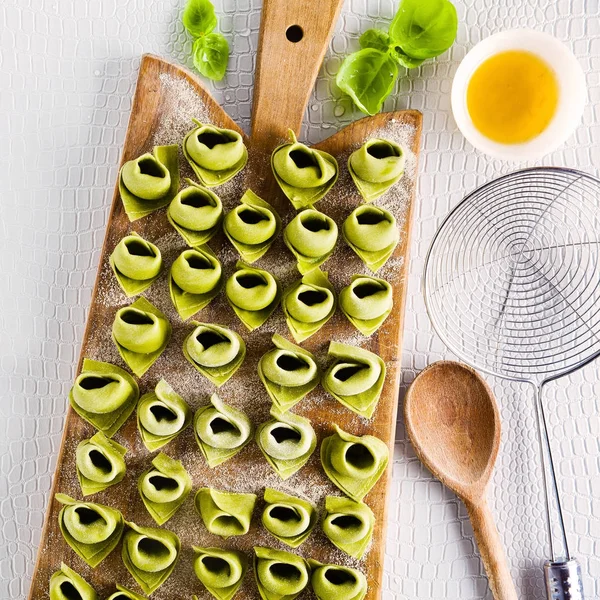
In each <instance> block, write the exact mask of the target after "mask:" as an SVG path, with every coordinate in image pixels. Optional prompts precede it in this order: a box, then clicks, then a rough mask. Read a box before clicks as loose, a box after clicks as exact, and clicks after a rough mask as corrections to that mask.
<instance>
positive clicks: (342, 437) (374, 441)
mask: <svg viewBox="0 0 600 600" xmlns="http://www.w3.org/2000/svg"><path fill="white" fill-rule="evenodd" d="M334 427H335V433H334V434H333V435H332V436H330V437H327V438H325V439H324V440H323V442H322V443H321V465H322V466H323V470H324V471H325V474H326V475H327V477H329V479H331V481H332V482H333V483H334V484H335V485H336V486H337V487H338V488H339V489H340V490H341V491H342V492H344V494H346V496H348V497H349V498H352V500H355V501H356V502H360V501H361V500H362V499H363V498H364V497H365V496H366V495H367V494H368V493H369V491H370V490H371V488H372V487H373V486H374V485H375V484H376V483H377V481H378V480H379V478H380V477H381V476H382V475H383V473H384V471H385V469H386V467H387V464H388V460H389V450H388V447H387V445H386V444H385V443H384V442H382V441H381V440H380V439H379V438H376V437H375V436H372V435H363V436H355V435H352V434H350V433H347V432H346V431H344V430H343V429H340V428H339V427H338V426H337V425H334Z"/></svg>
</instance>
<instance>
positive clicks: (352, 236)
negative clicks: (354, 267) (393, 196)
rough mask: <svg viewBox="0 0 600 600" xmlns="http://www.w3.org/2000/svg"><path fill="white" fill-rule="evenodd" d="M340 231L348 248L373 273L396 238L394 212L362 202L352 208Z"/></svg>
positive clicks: (383, 262) (393, 246)
mask: <svg viewBox="0 0 600 600" xmlns="http://www.w3.org/2000/svg"><path fill="white" fill-rule="evenodd" d="M342 232H343V234H344V239H345V240H346V242H348V245H349V246H350V248H352V250H354V252H356V254H357V255H358V257H359V258H360V259H361V260H362V261H363V262H364V263H365V265H366V266H367V267H369V269H371V271H373V273H375V272H377V271H378V270H379V269H380V268H381V267H383V265H385V263H386V262H387V261H388V259H389V257H390V256H391V255H392V254H393V252H394V249H395V248H396V246H397V245H398V241H399V240H400V232H399V231H398V227H397V225H396V219H395V218H394V215H392V214H391V213H390V212H388V211H387V210H385V209H383V208H378V207H377V206H369V205H366V204H363V205H361V206H359V207H358V208H355V209H354V210H353V211H352V213H351V214H350V216H349V217H348V218H347V219H346V220H345V221H344V226H343V227H342Z"/></svg>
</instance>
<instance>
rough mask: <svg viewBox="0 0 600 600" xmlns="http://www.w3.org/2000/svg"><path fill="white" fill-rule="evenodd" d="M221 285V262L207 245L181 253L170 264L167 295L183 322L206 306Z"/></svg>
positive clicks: (219, 289)
mask: <svg viewBox="0 0 600 600" xmlns="http://www.w3.org/2000/svg"><path fill="white" fill-rule="evenodd" d="M222 285H223V273H222V270H221V263H220V262H219V259H218V258H217V257H216V256H215V254H214V253H213V251H212V250H211V249H210V248H209V247H208V246H203V247H201V248H192V249H188V250H184V251H183V252H182V253H181V254H180V255H179V256H178V257H177V258H176V259H175V261H174V262H173V264H172V265H171V276H170V277H169V292H170V294H171V300H172V302H173V306H174V307H175V308H176V309H177V312H178V313H179V316H180V317H181V318H182V319H183V320H184V321H186V320H187V319H189V318H190V317H191V316H192V315H194V314H195V313H197V312H198V311H199V310H202V309H203V308H204V307H205V306H206V305H208V304H209V303H210V302H211V300H212V299H213V298H214V297H215V296H217V294H218V293H219V292H220V291H221V287H222Z"/></svg>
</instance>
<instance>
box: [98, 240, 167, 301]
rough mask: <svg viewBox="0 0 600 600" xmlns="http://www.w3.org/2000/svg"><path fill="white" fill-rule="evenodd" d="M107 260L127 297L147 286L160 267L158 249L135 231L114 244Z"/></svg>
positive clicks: (139, 292) (140, 291) (152, 280)
mask: <svg viewBox="0 0 600 600" xmlns="http://www.w3.org/2000/svg"><path fill="white" fill-rule="evenodd" d="M109 262H110V266H111V268H112V270H113V272H114V274H115V277H116V278H117V281H118V282H119V285H120V286H121V289H122V290H123V291H124V292H125V294H126V295H127V296H129V297H132V296H137V294H141V293H142V292H143V291H144V290H145V289H147V288H149V287H150V286H151V285H152V283H154V281H155V280H156V278H157V277H158V276H159V274H160V270H161V268H162V257H161V254H160V250H159V249H158V248H157V247H156V246H155V245H154V244H151V243H150V242H148V241H146V240H145V239H144V238H143V237H141V236H140V235H138V234H137V233H136V232H135V231H133V232H131V233H130V234H129V235H126V236H125V237H124V238H123V239H122V240H121V241H120V242H119V243H118V244H117V245H116V246H115V249H114V250H113V253H112V254H111V255H110V258H109Z"/></svg>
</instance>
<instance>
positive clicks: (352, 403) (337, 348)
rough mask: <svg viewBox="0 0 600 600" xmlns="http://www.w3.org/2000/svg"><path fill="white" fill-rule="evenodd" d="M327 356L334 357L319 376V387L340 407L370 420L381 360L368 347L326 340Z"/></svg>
mask: <svg viewBox="0 0 600 600" xmlns="http://www.w3.org/2000/svg"><path fill="white" fill-rule="evenodd" d="M328 355H329V356H332V357H333V358H334V359H335V360H334V362H333V364H332V365H331V366H330V367H329V368H328V369H327V371H326V372H325V374H324V375H323V380H322V382H321V383H322V385H323V387H324V388H325V390H327V391H328V392H329V393H330V394H331V395H332V396H333V397H334V398H335V399H336V400H338V401H339V402H341V403H342V404H343V405H344V406H346V407H347V408H349V409H350V410H353V411H354V412H355V413H356V414H358V415H360V416H361V417H365V418H367V419H370V418H371V417H372V416H373V413H374V412H375V408H376V407H377V403H378V402H379V397H380V396H381V391H382V390H383V384H384V382H385V372H386V369H385V363H384V362H383V360H382V359H381V358H380V357H379V356H377V354H374V353H373V352H369V350H364V349H363V348H359V347H357V346H349V345H347V344H340V343H339V342H330V344H329V351H328Z"/></svg>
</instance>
